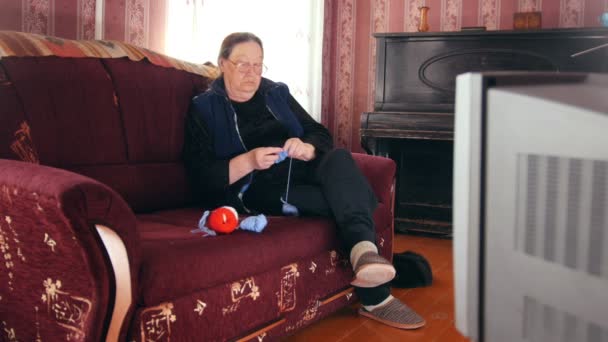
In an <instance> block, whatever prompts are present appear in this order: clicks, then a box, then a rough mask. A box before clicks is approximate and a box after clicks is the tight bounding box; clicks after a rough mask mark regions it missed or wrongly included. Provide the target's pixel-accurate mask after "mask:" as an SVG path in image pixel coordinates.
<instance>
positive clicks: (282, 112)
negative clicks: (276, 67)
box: [192, 77, 304, 159]
mask: <svg viewBox="0 0 608 342" xmlns="http://www.w3.org/2000/svg"><path fill="white" fill-rule="evenodd" d="M225 89H226V88H225V85H224V78H223V77H220V78H218V79H217V80H215V81H213V83H211V86H210V87H209V90H207V91H206V92H204V93H203V94H201V95H199V96H196V97H195V98H194V99H193V100H192V105H193V107H194V109H195V110H196V112H197V113H198V115H200V118H202V119H203V122H205V124H206V125H207V130H208V133H209V136H210V137H211V140H212V141H213V148H214V151H215V155H216V157H217V158H219V159H228V158H232V157H235V156H237V155H239V154H241V153H244V152H246V151H247V149H246V148H245V146H244V144H243V142H242V140H241V136H240V134H239V131H238V126H237V123H236V113H235V111H234V108H233V107H232V104H231V103H230V100H229V99H228V96H227V94H226V90H225ZM259 91H260V92H261V93H262V94H264V97H265V99H266V105H267V106H268V108H269V109H270V111H271V113H272V114H273V115H274V116H275V117H276V118H277V120H279V121H280V122H281V123H282V124H283V125H284V126H285V127H287V130H288V132H289V136H290V137H301V136H302V134H303V133H304V129H303V128H302V125H301V124H300V122H299V121H298V119H297V117H296V116H295V114H294V113H293V112H292V111H291V108H289V88H287V85H285V84H283V83H277V82H273V81H271V80H269V79H266V78H262V81H261V83H260V88H259Z"/></svg>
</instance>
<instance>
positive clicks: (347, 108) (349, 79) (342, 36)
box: [322, 0, 608, 151]
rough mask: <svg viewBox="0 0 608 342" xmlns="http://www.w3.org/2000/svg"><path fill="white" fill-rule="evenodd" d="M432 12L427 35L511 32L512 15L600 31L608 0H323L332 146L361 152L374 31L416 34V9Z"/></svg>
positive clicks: (370, 93)
mask: <svg viewBox="0 0 608 342" xmlns="http://www.w3.org/2000/svg"><path fill="white" fill-rule="evenodd" d="M421 4H425V5H426V6H428V7H430V11H429V25H430V31H456V30H459V29H460V27H462V26H486V27H487V28H488V29H490V30H494V29H512V27H513V13H514V12H519V11H540V12H542V26H543V28H559V27H592V26H599V22H598V17H599V15H600V13H602V12H603V11H608V0H368V1H362V0H326V2H325V32H324V34H325V42H324V52H323V67H324V70H323V94H324V98H323V104H322V113H323V115H324V116H323V118H322V120H323V123H324V124H326V125H327V126H328V127H329V128H330V130H331V131H332V133H333V134H334V137H335V141H336V145H338V146H340V147H344V148H347V149H350V150H353V151H362V149H361V147H360V138H359V126H360V115H361V113H362V112H365V111H371V110H373V98H374V97H373V93H374V89H375V85H374V79H375V56H376V50H375V40H374V38H373V36H372V34H373V33H374V32H403V31H408V32H415V31H416V30H417V26H418V15H419V14H418V13H419V11H418V7H419V6H420V5H421Z"/></svg>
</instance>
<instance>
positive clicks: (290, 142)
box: [283, 138, 315, 161]
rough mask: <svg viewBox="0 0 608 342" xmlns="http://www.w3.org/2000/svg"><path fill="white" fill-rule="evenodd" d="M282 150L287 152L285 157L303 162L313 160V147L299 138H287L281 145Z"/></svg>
mask: <svg viewBox="0 0 608 342" xmlns="http://www.w3.org/2000/svg"><path fill="white" fill-rule="evenodd" d="M283 150H285V151H286V152H287V155H288V156H290V157H292V158H295V159H299V160H303V161H309V160H313V159H315V147H314V146H313V145H311V144H309V143H305V142H303V141H302V140H300V138H289V139H287V141H285V145H283Z"/></svg>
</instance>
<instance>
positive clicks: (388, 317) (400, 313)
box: [359, 298, 426, 329]
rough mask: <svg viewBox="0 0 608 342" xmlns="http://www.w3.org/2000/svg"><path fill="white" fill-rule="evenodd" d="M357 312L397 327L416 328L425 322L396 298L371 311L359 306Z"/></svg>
mask: <svg viewBox="0 0 608 342" xmlns="http://www.w3.org/2000/svg"><path fill="white" fill-rule="evenodd" d="M359 314H360V315H362V316H365V317H368V318H371V319H373V320H376V321H378V322H381V323H384V324H386V325H389V326H391V327H395V328H399V329H418V328H420V327H423V326H424V325H425V324H426V322H425V320H424V318H422V317H420V316H419V315H418V314H417V313H416V312H415V311H414V310H412V309H410V308H409V307H408V306H407V305H405V304H403V303H402V302H401V301H400V300H399V299H397V298H393V299H392V300H391V301H390V302H388V303H386V304H384V305H382V306H380V307H377V308H375V309H373V310H371V311H367V310H365V308H361V309H359Z"/></svg>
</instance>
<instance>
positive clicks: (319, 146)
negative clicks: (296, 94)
mask: <svg viewBox="0 0 608 342" xmlns="http://www.w3.org/2000/svg"><path fill="white" fill-rule="evenodd" d="M289 107H290V108H291V110H292V111H293V113H294V114H295V115H296V117H297V118H298V121H300V124H301V125H302V128H304V135H303V136H302V138H301V139H302V141H303V142H305V143H309V144H311V145H313V146H314V147H315V151H316V153H317V156H318V155H321V154H323V153H325V152H327V151H329V150H331V149H333V148H334V142H333V138H332V136H331V134H330V133H329V130H327V128H325V126H323V125H322V124H320V123H318V122H317V121H315V119H313V118H312V117H311V116H310V115H309V114H308V113H307V112H306V110H305V109H304V108H302V106H300V104H299V103H298V101H296V99H294V98H293V96H291V94H290V95H289Z"/></svg>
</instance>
